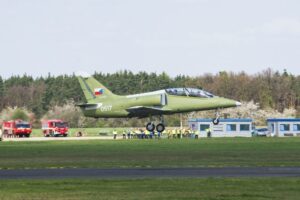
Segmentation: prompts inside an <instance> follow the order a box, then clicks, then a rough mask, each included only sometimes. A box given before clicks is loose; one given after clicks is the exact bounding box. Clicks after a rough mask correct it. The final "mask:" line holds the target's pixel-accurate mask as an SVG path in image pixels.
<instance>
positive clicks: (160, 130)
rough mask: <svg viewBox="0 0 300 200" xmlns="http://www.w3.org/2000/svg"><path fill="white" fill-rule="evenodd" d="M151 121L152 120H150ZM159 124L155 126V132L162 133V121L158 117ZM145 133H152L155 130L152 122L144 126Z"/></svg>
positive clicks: (161, 118)
mask: <svg viewBox="0 0 300 200" xmlns="http://www.w3.org/2000/svg"><path fill="white" fill-rule="evenodd" d="M150 121H152V120H150ZM160 121H161V122H160V123H159V124H157V125H156V131H157V132H160V133H162V132H163V131H164V130H165V125H164V119H163V117H162V116H160ZM146 129H147V131H150V132H153V131H154V130H155V124H154V123H153V122H149V123H148V124H147V125H146Z"/></svg>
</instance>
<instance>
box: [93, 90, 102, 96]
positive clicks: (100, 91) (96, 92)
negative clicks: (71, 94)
mask: <svg viewBox="0 0 300 200" xmlns="http://www.w3.org/2000/svg"><path fill="white" fill-rule="evenodd" d="M103 92H104V89H102V88H95V89H94V94H95V95H96V96H98V95H101V94H103Z"/></svg>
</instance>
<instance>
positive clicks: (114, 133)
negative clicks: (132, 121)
mask: <svg viewBox="0 0 300 200" xmlns="http://www.w3.org/2000/svg"><path fill="white" fill-rule="evenodd" d="M117 135H118V132H117V131H116V130H113V136H114V139H117Z"/></svg>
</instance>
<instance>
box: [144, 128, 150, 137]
mask: <svg viewBox="0 0 300 200" xmlns="http://www.w3.org/2000/svg"><path fill="white" fill-rule="evenodd" d="M145 138H146V139H149V138H150V131H148V130H147V129H146V130H145Z"/></svg>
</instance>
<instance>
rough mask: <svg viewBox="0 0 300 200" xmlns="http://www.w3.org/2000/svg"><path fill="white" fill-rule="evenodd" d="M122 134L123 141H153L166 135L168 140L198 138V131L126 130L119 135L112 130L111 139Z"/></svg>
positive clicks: (176, 129)
mask: <svg viewBox="0 0 300 200" xmlns="http://www.w3.org/2000/svg"><path fill="white" fill-rule="evenodd" d="M210 132H211V131H210V129H207V130H206V133H207V136H208V137H210ZM119 134H122V137H123V139H133V138H137V139H154V138H157V139H159V138H161V136H162V135H167V138H168V139H176V138H177V139H181V138H195V139H198V138H199V137H200V131H199V130H192V129H179V128H174V129H168V130H165V131H164V132H162V133H161V132H157V131H148V130H143V129H128V130H123V131H122V133H119V132H118V131H117V130H116V129H115V130H113V138H114V139H117V136H118V135H119Z"/></svg>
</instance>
